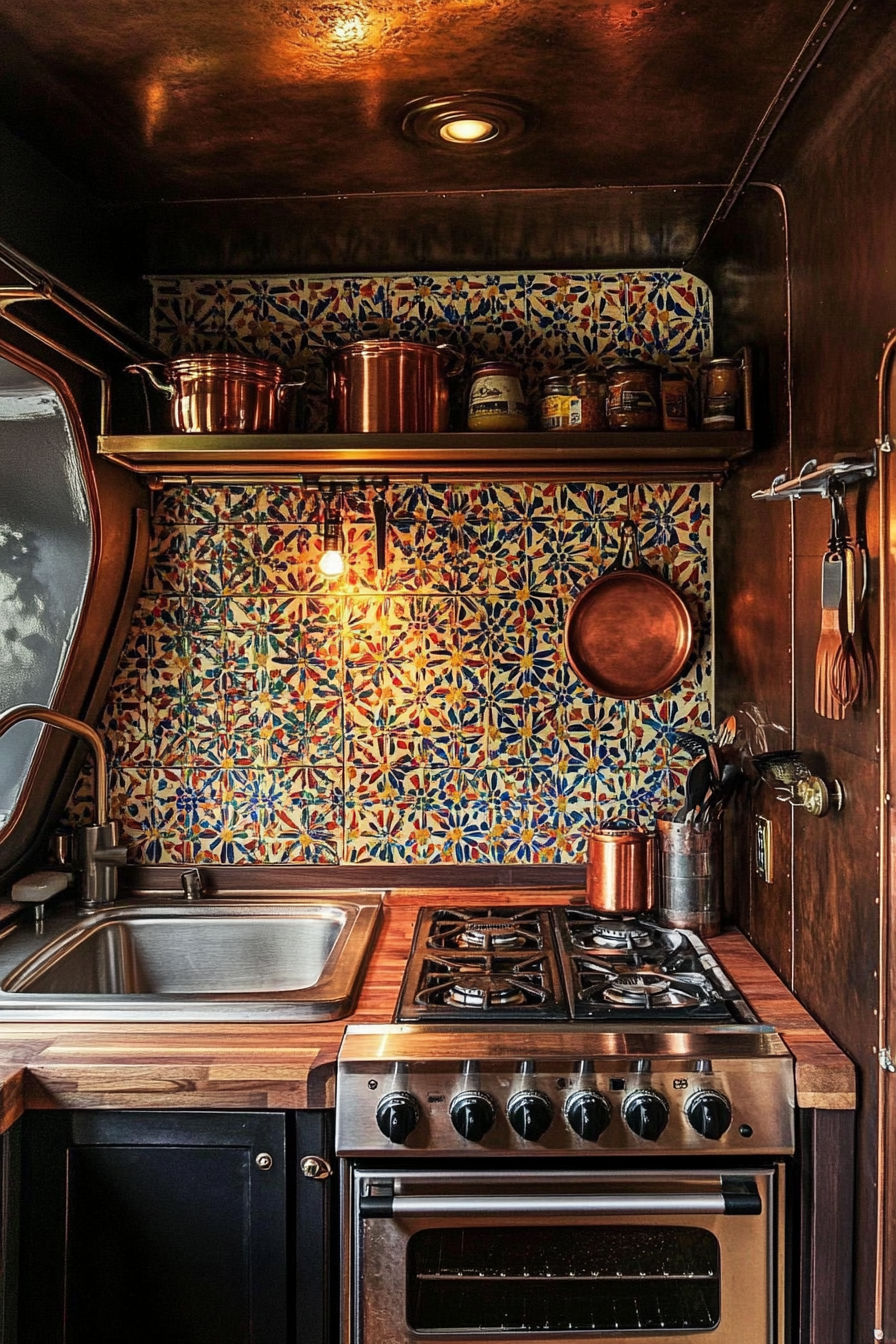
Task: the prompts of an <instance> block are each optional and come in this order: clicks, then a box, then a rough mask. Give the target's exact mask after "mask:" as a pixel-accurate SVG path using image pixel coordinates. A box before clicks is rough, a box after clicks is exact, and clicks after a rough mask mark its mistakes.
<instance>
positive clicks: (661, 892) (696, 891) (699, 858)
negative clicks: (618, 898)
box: [656, 820, 722, 938]
mask: <svg viewBox="0 0 896 1344" xmlns="http://www.w3.org/2000/svg"><path fill="white" fill-rule="evenodd" d="M656 839H657V845H656V866H657V872H656V912H657V918H658V919H659V922H660V923H661V924H665V925H666V926H667V927H669V928H673V929H692V930H693V931H694V932H695V933H697V934H699V935H700V937H701V938H712V937H714V935H715V934H717V933H719V932H720V930H721V927H722V908H721V884H720V879H719V874H720V872H721V864H720V852H719V851H720V829H719V824H718V822H717V821H715V822H712V823H711V824H710V825H708V826H707V827H706V828H705V829H704V830H698V829H697V827H696V826H693V825H692V824H691V823H690V822H687V821H664V820H658V821H657V824H656Z"/></svg>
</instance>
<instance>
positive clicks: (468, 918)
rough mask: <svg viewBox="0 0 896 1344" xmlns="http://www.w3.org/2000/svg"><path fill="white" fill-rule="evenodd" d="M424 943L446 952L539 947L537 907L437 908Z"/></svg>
mask: <svg viewBox="0 0 896 1344" xmlns="http://www.w3.org/2000/svg"><path fill="white" fill-rule="evenodd" d="M426 941H427V946H428V947H431V948H433V949H437V950H442V951H447V950H449V949H451V948H457V949H458V950H460V949H463V948H471V949H475V950H480V949H481V950H482V951H485V952H491V951H495V952H499V951H501V952H504V951H510V950H512V949H515V948H541V947H543V946H544V938H543V935H542V929H541V920H540V919H539V912H538V911H537V910H514V911H512V912H510V913H508V912H507V910H506V908H505V909H504V910H503V911H502V910H501V909H500V908H498V909H472V910H466V911H464V910H437V911H436V912H435V913H434V915H433V916H432V922H431V927H430V931H429V933H428V935H427V939H426Z"/></svg>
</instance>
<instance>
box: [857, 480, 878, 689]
mask: <svg viewBox="0 0 896 1344" xmlns="http://www.w3.org/2000/svg"><path fill="white" fill-rule="evenodd" d="M866 505H867V491H860V492H859V501H858V503H857V505H856V540H855V550H856V586H857V589H858V602H857V611H856V637H855V638H856V649H857V651H858V656H859V662H860V664H861V668H862V690H861V693H860V695H859V698H858V701H857V703H858V704H862V705H865V704H868V702H869V701H870V699H871V691H872V688H873V686H874V682H875V679H876V677H877V663H876V661H875V657H874V645H873V643H872V640H871V632H870V630H869V629H868V594H869V590H870V587H871V555H870V553H869V551H868V539H867V537H866V535H865V508H866Z"/></svg>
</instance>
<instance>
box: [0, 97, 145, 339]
mask: <svg viewBox="0 0 896 1344" xmlns="http://www.w3.org/2000/svg"><path fill="white" fill-rule="evenodd" d="M133 216H134V212H125V211H123V210H122V209H120V208H117V207H114V206H107V205H103V204H102V203H101V202H99V201H98V200H96V198H95V197H93V196H92V195H91V194H90V192H88V191H87V190H86V189H85V188H84V187H82V186H79V185H78V184H77V183H75V182H72V181H71V180H70V179H69V178H68V177H66V176H65V175H64V174H63V173H61V172H60V171H59V170H58V169H57V168H55V167H54V166H53V165H52V164H51V163H49V162H48V161H47V160H46V159H45V158H44V157H43V156H42V155H41V154H39V153H38V152H37V151H36V150H35V149H32V148H31V147H30V146H29V145H26V144H25V143H24V142H23V141H22V140H20V139H19V138H18V137H17V136H15V135H13V134H12V132H11V131H10V130H9V129H8V128H7V127H6V126H3V125H2V124H0V238H2V239H3V241H4V242H6V243H8V244H9V246H10V247H12V248H14V249H15V250H16V251H17V252H20V253H22V254H23V255H24V256H26V257H27V258H29V260H30V261H32V262H33V263H34V264H35V265H36V266H39V267H40V268H41V269H42V270H44V271H46V272H47V273H48V274H50V275H52V276H56V277H57V278H58V279H59V280H61V281H63V282H64V284H66V285H68V286H69V287H70V288H72V289H74V290H77V291H78V292H79V293H82V294H84V295H85V297H87V298H88V299H90V300H91V301H92V302H93V303H96V304H97V305H98V306H99V307H100V308H103V309H104V310H106V311H107V312H109V313H111V314H112V315H113V316H114V317H116V318H118V320H119V321H121V322H123V323H125V325H127V326H130V327H133V328H134V329H135V330H137V331H141V332H142V331H143V330H144V329H145V327H146V307H147V296H148V290H147V288H146V286H145V284H144V283H143V281H142V280H141V278H140V277H141V271H142V262H143V239H142V224H141V221H140V220H138V219H135V218H134V217H133Z"/></svg>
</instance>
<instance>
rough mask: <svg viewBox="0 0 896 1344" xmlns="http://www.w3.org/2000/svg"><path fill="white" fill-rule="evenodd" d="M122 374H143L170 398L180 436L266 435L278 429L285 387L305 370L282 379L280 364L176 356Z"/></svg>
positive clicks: (224, 357)
mask: <svg viewBox="0 0 896 1344" xmlns="http://www.w3.org/2000/svg"><path fill="white" fill-rule="evenodd" d="M154 369H162V370H163V376H162V377H161V378H160V377H158V375H157V374H155V373H154V372H153V370H154ZM125 372H126V373H145V374H146V377H147V378H148V379H149V381H150V382H151V383H152V385H153V387H155V388H157V389H158V391H159V392H162V393H163V394H164V395H165V396H166V397H167V398H168V400H169V401H170V402H171V423H172V426H173V428H174V429H176V430H178V431H179V432H180V433H182V434H266V433H270V432H271V431H274V430H276V429H278V428H279V426H278V420H279V416H280V408H281V406H282V403H283V400H284V395H285V393H286V391H287V390H288V389H289V388H293V387H302V386H303V385H304V382H305V377H304V374H300V375H299V376H297V377H295V378H294V379H292V380H291V381H290V382H284V381H283V371H282V369H281V368H280V366H279V364H274V363H273V362H272V361H271V360H269V359H250V358H248V357H246V356H244V355H215V354H213V355H180V356H179V357H178V358H177V359H170V360H168V362H167V363H166V364H163V363H160V362H149V363H145V364H129V365H128V367H127V369H126V370H125Z"/></svg>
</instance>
